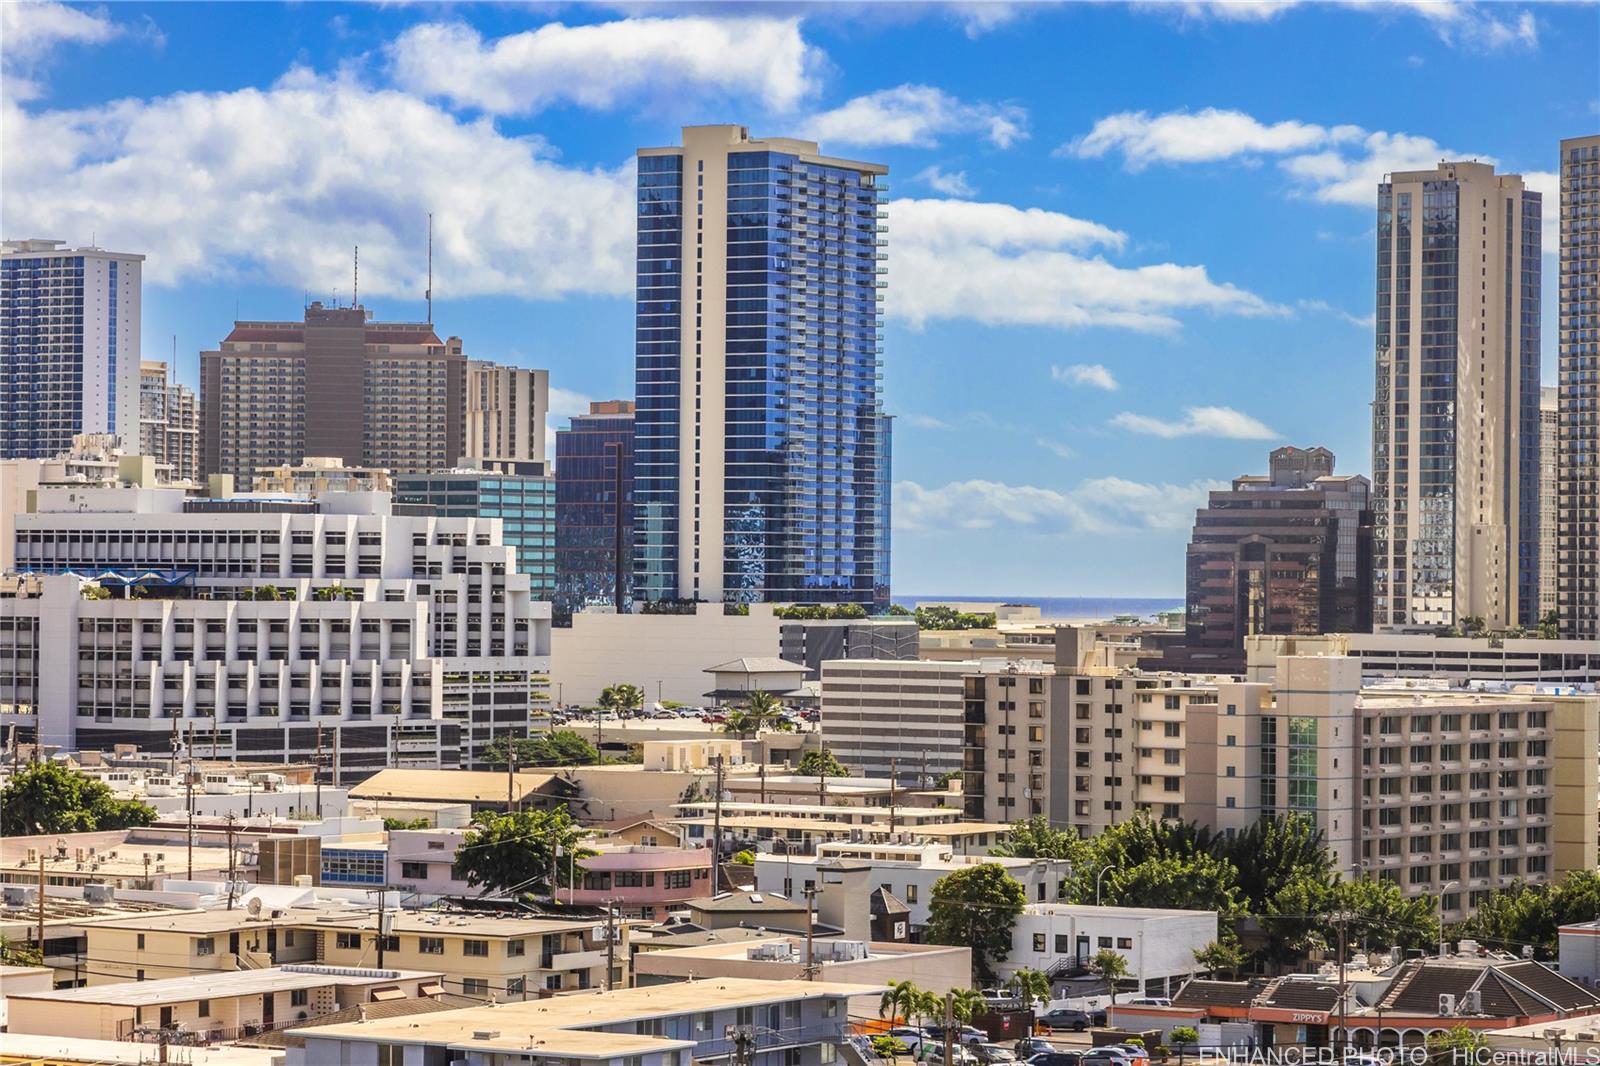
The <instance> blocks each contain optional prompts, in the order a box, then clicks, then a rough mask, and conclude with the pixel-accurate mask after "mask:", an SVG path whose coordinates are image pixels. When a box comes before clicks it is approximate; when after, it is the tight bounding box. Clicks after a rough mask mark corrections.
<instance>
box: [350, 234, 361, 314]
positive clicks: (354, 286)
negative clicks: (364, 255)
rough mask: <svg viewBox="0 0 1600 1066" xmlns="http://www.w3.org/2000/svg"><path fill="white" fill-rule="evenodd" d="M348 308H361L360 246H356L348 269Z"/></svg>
mask: <svg viewBox="0 0 1600 1066" xmlns="http://www.w3.org/2000/svg"><path fill="white" fill-rule="evenodd" d="M350 306H351V307H360V306H361V245H359V244H358V245H356V254H355V260H354V262H353V263H352V264H351V267H350Z"/></svg>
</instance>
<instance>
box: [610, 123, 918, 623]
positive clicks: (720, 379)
mask: <svg viewBox="0 0 1600 1066" xmlns="http://www.w3.org/2000/svg"><path fill="white" fill-rule="evenodd" d="M887 172H888V168H886V167H883V166H880V165H877V164H874V163H858V162H851V161H849V160H844V159H833V158H830V157H827V156H824V155H822V154H821V153H820V152H819V150H818V147H817V145H815V144H813V143H811V142H809V141H797V140H790V139H787V138H768V139H755V138H752V137H751V136H750V134H749V132H748V131H747V130H746V129H744V128H743V127H740V126H691V127H686V128H685V129H684V131H683V145H682V147H673V148H644V149H640V151H639V195H638V201H639V221H638V225H639V229H638V257H637V262H638V317H637V323H638V326H637V356H638V361H637V406H638V410H637V415H636V419H635V429H636V443H635V467H634V477H635V487H634V505H635V534H634V537H635V556H634V559H635V562H634V566H635V593H634V594H635V597H636V598H642V599H645V600H661V599H686V600H709V601H715V600H727V601H734V602H752V601H769V600H776V601H798V602H807V603H861V604H867V603H871V602H872V601H873V599H874V596H875V594H876V590H877V589H878V588H879V586H886V585H887V575H885V574H880V573H879V568H880V567H881V565H882V562H881V559H882V552H881V548H882V543H881V542H880V538H879V532H878V529H877V524H878V521H879V517H880V501H879V499H878V496H879V494H880V492H881V478H880V476H879V470H880V464H882V463H883V462H885V461H886V458H887V456H886V454H885V452H884V449H883V448H882V447H881V446H880V442H879V439H878V438H879V427H880V417H881V415H882V409H881V404H880V393H881V387H880V382H879V376H880V375H879V365H880V360H879V355H880V353H881V351H882V345H881V342H880V337H881V332H880V308H881V306H882V305H881V300H882V297H883V291H882V290H883V287H884V285H885V284H886V283H885V282H884V281H882V280H881V277H882V273H883V271H884V269H885V268H884V266H883V260H884V258H885V253H884V252H883V251H882V248H883V245H884V244H885V237H884V233H885V231H886V226H885V225H884V222H883V220H882V211H881V208H880V196H881V195H882V192H883V188H882V186H881V185H880V184H879V179H880V178H882V177H883V176H884V175H885V174H886V173H887Z"/></svg>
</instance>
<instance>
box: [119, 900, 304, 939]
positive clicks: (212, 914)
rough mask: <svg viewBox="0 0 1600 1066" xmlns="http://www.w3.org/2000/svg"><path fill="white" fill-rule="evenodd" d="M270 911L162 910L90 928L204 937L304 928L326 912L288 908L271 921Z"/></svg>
mask: <svg viewBox="0 0 1600 1066" xmlns="http://www.w3.org/2000/svg"><path fill="white" fill-rule="evenodd" d="M273 910H274V908H270V907H263V908H262V911H261V915H260V917H257V918H252V917H251V916H250V912H249V911H248V910H246V909H245V907H244V905H242V904H235V906H234V908H233V910H231V911H230V910H227V909H226V908H223V907H217V908H213V909H207V910H193V911H162V912H160V913H157V914H137V915H129V916H127V917H124V918H112V919H110V920H108V921H101V922H96V923H95V924H94V925H93V926H92V928H94V929H136V930H144V931H149V932H173V933H194V934H196V935H199V936H204V935H205V934H207V933H226V932H231V931H233V930H235V929H248V928H250V927H251V926H259V927H261V928H269V927H274V926H276V927H279V928H281V927H283V926H286V925H306V924H310V923H312V922H314V921H315V920H316V919H317V918H318V917H319V916H321V915H324V914H326V913H328V912H326V911H323V910H317V909H315V908H311V907H288V908H282V909H281V910H280V913H279V914H278V917H276V918H273V917H270V915H271V914H272V912H273Z"/></svg>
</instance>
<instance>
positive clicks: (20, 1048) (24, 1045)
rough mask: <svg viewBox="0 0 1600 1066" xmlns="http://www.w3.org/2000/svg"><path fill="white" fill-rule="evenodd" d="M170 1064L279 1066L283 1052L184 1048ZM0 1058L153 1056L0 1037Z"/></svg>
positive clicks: (66, 1039) (97, 1063) (123, 1060)
mask: <svg viewBox="0 0 1600 1066" xmlns="http://www.w3.org/2000/svg"><path fill="white" fill-rule="evenodd" d="M177 1054H179V1053H176V1052H175V1053H174V1058H173V1061H175V1062H183V1063H186V1064H188V1066H281V1064H282V1062H283V1049H282V1048H250V1047H186V1048H183V1049H182V1051H181V1054H182V1056H183V1057H182V1058H181V1059H178V1058H177V1057H176V1055H177ZM0 1055H6V1056H20V1057H21V1058H22V1059H23V1060H25V1061H29V1062H33V1061H42V1062H58V1063H68V1062H76V1063H83V1064H85V1066H89V1064H91V1063H92V1064H93V1066H146V1064H148V1063H149V1062H150V1061H151V1059H152V1058H153V1057H154V1055H155V1049H154V1047H153V1045H150V1044H141V1043H134V1042H125V1041H121V1040H86V1039H84V1038H82V1037H76V1036H36V1035H34V1034H32V1033H0Z"/></svg>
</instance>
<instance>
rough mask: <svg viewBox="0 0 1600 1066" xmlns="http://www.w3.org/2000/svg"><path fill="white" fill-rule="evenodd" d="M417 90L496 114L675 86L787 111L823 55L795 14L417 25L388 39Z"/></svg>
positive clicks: (408, 83) (656, 94)
mask: <svg viewBox="0 0 1600 1066" xmlns="http://www.w3.org/2000/svg"><path fill="white" fill-rule="evenodd" d="M389 55H390V59H391V61H392V63H393V68H394V77H395V80H396V82H398V83H399V84H400V85H401V86H402V87H404V88H407V89H409V90H411V91H413V92H416V93H419V94H422V95H426V96H437V97H443V98H445V99H448V100H449V101H451V102H452V103H453V104H455V105H456V106H458V107H475V108H481V109H482V110H484V111H488V112H491V113H493V114H529V113H532V112H535V111H539V110H542V109H544V108H546V107H550V106H554V105H558V104H575V105H577V106H580V107H587V108H595V109H608V108H612V107H616V106H617V105H618V104H620V103H622V102H623V101H625V100H630V99H638V98H646V97H650V98H655V99H672V98H673V97H674V94H675V93H676V92H677V91H678V90H682V89H685V88H696V89H706V90H712V91H719V92H724V93H731V94H750V95H754V96H756V97H758V98H759V99H760V100H762V101H763V102H764V103H765V104H766V105H767V106H768V107H770V108H772V109H774V110H778V111H787V110H790V109H792V108H794V107H795V106H797V105H798V104H799V103H800V102H801V100H803V99H804V98H805V97H806V95H807V94H809V93H810V92H811V91H812V89H813V88H814V87H815V81H814V79H815V71H816V68H817V66H818V64H819V62H820V59H821V54H820V53H819V52H817V51H816V50H815V49H813V48H812V47H811V46H810V45H808V44H806V42H805V39H804V37H802V36H801V32H800V20H799V19H795V18H788V19H775V18H756V17H749V18H708V17H701V16H688V17H684V18H649V17H642V18H626V19H617V20H615V21H612V22H602V23H598V24H596V25H588V26H566V25H563V24H562V23H559V22H551V23H547V24H545V25H543V26H540V27H539V28H538V29H535V30H527V31H524V32H522V33H514V34H510V35H508V36H505V37H499V38H495V39H493V40H488V41H486V40H485V39H484V38H483V37H482V36H481V35H480V34H479V33H478V31H477V30H475V29H473V28H472V27H471V26H468V25H466V24H465V23H459V22H457V23H439V22H430V23H423V24H422V25H419V26H414V27H412V28H411V29H409V30H407V31H406V32H405V33H403V34H401V36H400V37H399V39H397V40H396V41H395V42H394V43H393V44H392V45H390V46H389Z"/></svg>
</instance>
